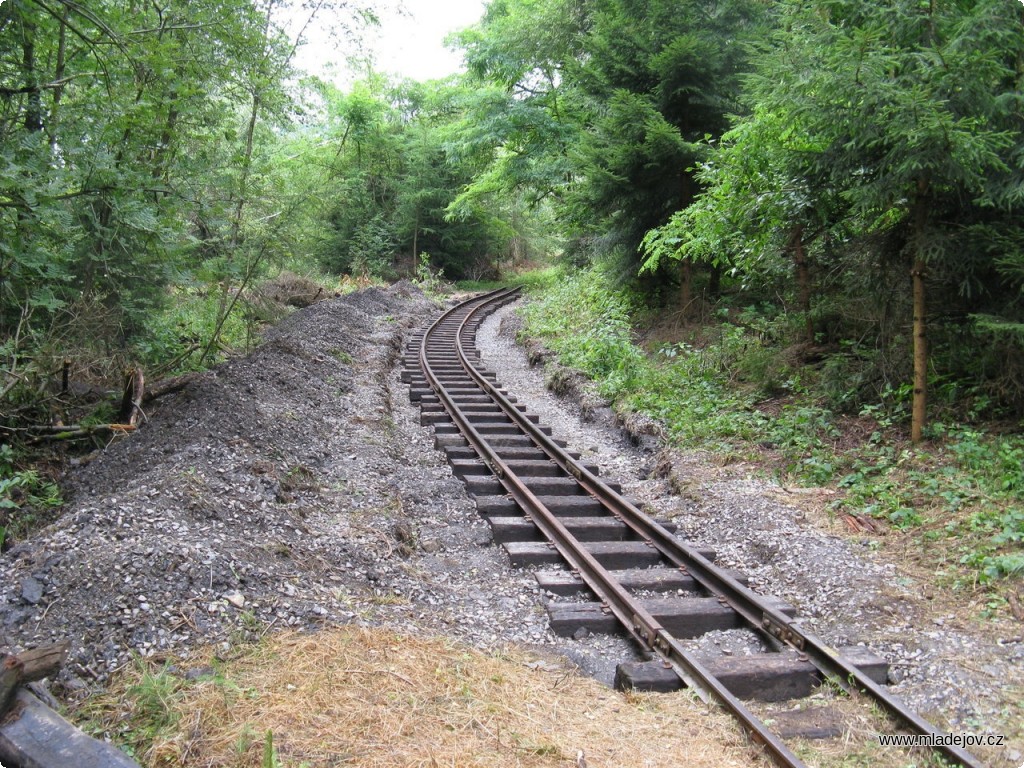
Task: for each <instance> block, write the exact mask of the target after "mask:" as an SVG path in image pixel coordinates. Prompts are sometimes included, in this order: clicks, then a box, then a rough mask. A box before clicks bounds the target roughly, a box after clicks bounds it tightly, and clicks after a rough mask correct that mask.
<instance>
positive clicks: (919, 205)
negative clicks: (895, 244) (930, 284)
mask: <svg viewBox="0 0 1024 768" xmlns="http://www.w3.org/2000/svg"><path fill="white" fill-rule="evenodd" d="M927 193H928V180H927V179H924V178H922V179H918V182H917V197H916V199H915V200H914V251H915V257H914V266H913V268H912V269H911V270H910V277H911V280H912V282H913V288H914V328H913V333H914V399H913V408H912V415H911V421H910V440H911V442H913V443H919V442H921V437H922V433H923V431H924V425H925V419H926V416H927V413H926V410H927V397H928V329H927V325H926V316H925V312H926V309H927V307H926V303H925V285H924V277H925V268H926V265H925V262H924V230H925V224H926V222H927V216H928V207H927V206H928V204H927V200H926V195H927Z"/></svg>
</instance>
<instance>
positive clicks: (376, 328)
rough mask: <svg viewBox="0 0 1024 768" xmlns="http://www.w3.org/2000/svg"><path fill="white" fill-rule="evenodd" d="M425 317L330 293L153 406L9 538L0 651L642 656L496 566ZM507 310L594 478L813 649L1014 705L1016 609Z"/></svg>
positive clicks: (960, 716)
mask: <svg viewBox="0 0 1024 768" xmlns="http://www.w3.org/2000/svg"><path fill="white" fill-rule="evenodd" d="M439 312H440V307H439V305H437V304H435V303H434V302H432V301H430V300H429V299H427V298H426V297H424V296H423V294H422V293H420V292H419V290H418V289H416V288H414V287H413V286H411V285H410V284H408V283H404V284H398V285H396V286H392V287H391V288H389V289H386V290H380V289H370V290H367V291H362V292H359V293H356V294H352V295H349V296H346V297H343V298H340V299H334V300H330V301H324V302H321V303H318V304H315V305H313V306H311V307H308V308H306V309H303V310H300V311H298V312H296V313H294V314H293V315H291V316H290V317H289V318H288V319H286V320H285V321H284V322H283V323H281V324H280V325H279V326H277V327H275V328H274V329H272V330H271V331H269V332H268V333H267V334H266V337H265V341H264V343H263V344H262V345H261V346H260V347H259V348H258V349H257V350H256V351H254V352H253V353H252V354H251V355H249V356H246V357H241V358H236V359H233V360H231V361H229V362H227V363H224V364H222V365H221V366H219V367H217V368H216V369H214V370H213V371H210V372H208V373H207V374H204V375H203V376H202V377H200V378H199V379H198V380H197V381H196V382H194V383H193V384H192V385H190V386H189V387H187V388H186V389H185V390H183V391H181V392H179V393H176V394H173V395H167V396H165V397H163V398H161V399H160V400H158V401H157V403H156V404H155V405H154V407H153V408H152V409H151V410H147V415H148V416H149V421H148V423H146V424H145V425H144V426H143V427H142V428H141V429H140V430H139V431H138V433H136V434H135V435H132V436H131V437H129V438H122V439H118V440H117V441H116V442H115V443H114V444H112V445H111V446H110V447H109V448H107V449H106V450H104V451H102V452H100V453H99V455H98V456H97V457H96V458H95V459H93V460H92V461H91V462H89V463H88V464H87V465H85V466H82V467H80V468H77V469H75V470H74V471H73V472H72V473H71V474H70V477H69V479H68V485H69V488H70V493H69V502H68V504H67V506H66V509H65V512H64V514H63V516H62V517H61V518H60V520H59V521H58V522H57V523H55V524H54V525H52V526H50V527H49V528H47V529H44V530H43V531H40V532H38V533H37V534H36V535H34V536H33V537H32V538H30V539H29V540H27V541H25V542H22V543H19V544H17V545H16V546H14V547H12V548H11V549H10V550H9V551H7V552H5V553H3V554H2V555H0V568H2V570H3V574H4V575H3V580H2V582H0V589H2V591H0V645H3V646H4V647H6V648H10V649H13V650H20V649H24V648H29V647H35V646H38V645H41V644H44V643H47V642H52V641H58V640H63V639H70V640H71V641H72V646H73V648H72V654H71V658H70V659H69V661H68V663H67V664H66V665H65V668H64V670H63V671H62V673H61V676H60V678H59V679H58V680H56V681H54V682H53V684H52V688H53V689H54V690H55V692H57V693H58V694H60V695H61V696H63V697H64V698H66V699H69V700H75V699H82V698H84V697H85V696H87V695H88V694H89V693H90V692H91V691H93V690H95V689H96V688H98V687H101V686H102V685H104V684H105V683H106V682H107V681H108V679H109V677H110V675H111V674H112V673H113V672H114V671H115V670H117V669H119V668H121V667H123V666H125V665H126V664H129V663H131V658H132V655H133V654H138V655H140V656H143V657H156V658H162V657H164V656H167V655H169V654H174V653H183V652H187V651H189V650H191V649H194V648H196V647H198V646H200V645H206V644H209V643H216V644H220V645H221V646H223V647H224V648H230V647H231V646H232V645H233V644H235V643H239V642H243V641H250V640H252V639H253V638H257V637H259V636H260V635H262V634H265V633H267V632H271V631H273V630H274V629H275V628H285V627H290V628H298V629H302V630H314V629H316V628H319V627H323V626H329V625H333V624H349V623H352V624H358V625H386V626H388V627H391V628H393V629H395V630H397V631H401V632H407V633H427V634H431V635H442V636H446V637H452V638H455V639H457V640H460V641H463V642H466V643H468V644H470V645H472V646H474V647H477V648H481V649H497V648H501V647H503V646H505V645H507V644H510V643H515V644H519V645H524V646H527V647H530V648H534V649H540V650H544V651H550V652H554V653H558V654H560V655H564V656H567V657H569V658H570V659H572V660H573V661H575V662H576V663H577V664H578V665H579V666H580V667H581V668H582V669H584V670H585V671H587V672H588V673H590V674H593V675H594V676H596V677H598V679H601V680H604V681H606V682H608V681H610V679H611V676H612V674H613V672H614V667H615V665H616V664H617V663H618V662H620V661H624V660H626V659H628V658H632V657H634V652H633V650H632V649H631V648H630V647H629V646H628V645H627V644H626V643H625V642H624V641H622V640H620V639H616V638H610V637H605V636H595V635H590V636H588V637H582V638H580V639H572V638H560V637H556V636H555V635H554V634H553V633H552V632H551V631H550V629H549V628H548V625H547V615H546V612H545V609H544V606H545V604H546V602H547V600H548V599H549V597H548V596H547V595H546V594H544V593H542V592H541V591H540V590H539V589H538V587H537V585H536V582H535V580H534V578H533V576H532V574H531V573H529V572H528V571H525V570H515V569H512V568H510V567H509V565H508V561H507V558H506V557H505V556H504V554H503V552H502V550H501V549H500V547H496V546H495V545H494V544H493V543H492V541H491V537H490V533H489V530H488V528H487V525H486V523H485V522H484V521H483V520H482V519H481V518H480V516H479V515H478V514H477V513H476V510H475V507H474V505H473V503H472V501H471V500H470V499H469V498H468V496H467V495H466V493H465V490H464V487H463V485H462V483H461V482H460V481H458V480H457V479H456V478H455V477H454V476H453V475H452V473H451V471H450V469H449V468H448V466H447V464H446V463H445V461H444V457H443V455H442V454H441V453H440V452H438V451H436V450H435V449H434V447H433V435H432V431H431V430H430V429H429V428H424V427H421V426H420V424H419V413H418V411H417V409H416V408H414V407H413V406H412V405H411V404H410V403H409V398H408V387H407V386H406V385H404V384H402V383H401V381H400V357H401V352H402V348H403V345H404V343H405V341H406V340H407V339H408V337H409V335H410V334H411V332H412V330H413V329H414V328H416V327H419V326H422V325H423V324H425V323H426V322H427V321H428V319H430V318H433V317H435V316H436V315H437V314H439ZM514 312H515V308H514V306H513V307H507V308H505V309H503V310H502V311H501V312H499V313H498V314H497V315H495V316H493V317H492V318H490V319H488V320H487V321H486V322H485V323H484V325H483V326H482V328H481V331H480V335H479V346H480V349H481V352H482V355H483V358H484V360H485V362H486V363H488V364H489V365H490V366H491V368H492V369H493V370H495V371H496V373H497V375H498V380H499V381H500V382H501V383H502V384H503V385H504V387H505V388H506V389H507V390H508V391H509V392H512V393H514V394H515V396H516V397H517V398H518V399H519V400H520V402H523V403H525V404H526V405H527V406H528V407H529V408H530V410H532V411H534V412H536V413H539V414H540V416H541V420H542V422H543V423H546V424H547V425H549V426H551V427H552V428H553V431H554V435H555V436H557V437H561V438H564V439H566V440H567V441H568V443H569V448H570V449H572V450H578V451H580V452H581V453H582V454H583V457H584V459H586V460H589V461H592V462H594V463H597V464H599V465H600V467H601V474H602V476H603V477H605V478H607V479H610V480H618V481H620V482H622V484H623V491H624V493H625V494H626V495H627V496H631V497H634V498H636V499H638V500H639V501H641V502H642V503H643V504H644V505H645V506H646V507H647V509H648V511H649V512H650V513H651V514H652V515H653V516H655V517H657V518H665V519H671V520H673V521H674V522H676V523H677V525H678V526H679V532H680V535H685V536H686V537H687V538H688V539H689V540H690V541H691V542H692V543H694V544H697V545H700V546H709V547H712V548H714V549H715V550H716V551H717V553H718V561H719V562H720V563H722V564H723V565H725V566H727V567H730V568H736V569H737V570H740V571H742V572H743V573H745V574H746V575H747V576H748V577H749V579H750V584H751V586H752V587H753V588H755V589H757V590H758V591H762V592H764V593H768V594H774V595H777V596H778V597H781V598H784V599H785V600H787V601H789V602H790V603H792V604H793V605H794V606H796V607H797V608H798V610H799V613H800V616H801V618H802V619H803V620H804V621H805V623H806V624H807V625H809V626H811V627H813V629H814V630H815V631H816V632H818V633H819V634H821V635H823V636H824V637H825V638H826V640H828V641H829V642H832V643H833V644H836V645H847V644H858V643H863V644H866V645H869V646H870V647H872V648H873V649H875V650H876V651H879V652H881V653H883V654H884V655H886V656H887V658H888V659H889V661H890V662H891V664H892V666H893V675H894V677H895V678H896V679H897V681H898V682H897V684H896V685H895V686H894V687H893V690H894V692H896V693H897V694H898V695H899V696H901V697H902V698H904V699H905V700H906V701H907V702H908V703H909V704H911V705H912V706H914V707H916V708H917V709H919V710H920V711H921V712H922V713H923V714H925V715H928V716H931V717H936V718H937V719H942V720H943V721H945V722H948V723H949V724H950V726H951V727H953V728H955V729H957V730H968V731H972V732H979V731H987V732H999V727H1000V723H1003V722H1007V721H1006V720H1005V718H1006V717H1007V716H1013V715H1014V714H1016V715H1017V716H1018V717H1019V713H1020V710H1019V708H1017V707H1019V698H1017V697H1019V691H1020V690H1022V688H1024V686H1022V683H1024V679H1022V671H1021V670H1022V668H1024V664H1022V661H1024V645H1022V638H1021V636H1020V635H1021V634H1022V631H1021V628H1020V626H1019V625H1018V626H1014V625H1010V624H1000V623H996V622H988V623H985V624H976V623H974V622H973V621H967V620H964V619H962V618H959V617H960V616H961V615H962V614H961V613H958V612H954V611H944V610H943V609H942V605H941V600H938V599H933V600H929V599H928V598H927V597H926V596H925V591H926V590H925V589H924V587H923V585H921V584H918V583H917V582H915V581H914V579H913V578H911V577H909V576H906V575H905V574H903V573H902V572H901V571H900V569H899V567H898V564H895V563H892V562H888V561H887V560H886V558H885V553H884V552H875V551H872V550H871V549H869V548H868V547H865V546H862V545H860V544H859V543H858V542H857V541H856V540H850V539H847V538H841V537H839V536H836V535H834V534H833V533H831V532H829V531H827V530H823V529H822V528H821V527H819V525H818V524H817V523H816V522H815V520H814V519H812V518H813V516H811V515H808V514H807V513H806V512H805V511H803V510H804V508H803V507H802V506H799V505H795V504H788V503H785V500H784V499H782V498H781V497H784V496H786V491H784V490H783V489H780V488H779V486H777V485H774V484H772V483H770V482H768V481H765V480H763V479H760V478H758V477H757V476H756V473H755V472H754V471H753V468H751V467H744V466H742V465H734V466H729V467H721V466H717V465H716V464H714V463H713V462H712V461H711V460H709V459H708V458H707V457H704V456H701V455H699V454H682V453H675V452H672V453H670V452H666V451H664V450H662V448H661V446H660V445H659V442H658V439H657V429H656V425H655V426H652V425H649V424H643V423H642V422H632V423H630V424H628V425H627V426H628V428H623V427H622V426H621V425H619V424H618V423H617V422H616V420H615V418H614V416H613V414H612V412H611V410H610V409H609V408H607V405H606V404H604V403H602V402H600V399H599V398H597V397H595V396H594V395H593V394H591V393H589V392H588V390H587V389H586V387H585V386H580V385H579V384H578V383H577V385H576V386H572V387H569V389H570V390H572V391H574V392H575V393H576V394H575V395H574V396H570V397H557V396H555V395H553V394H552V393H551V392H550V391H548V389H547V388H546V381H545V373H544V371H543V370H542V369H541V368H539V367H530V365H529V364H528V362H527V355H526V353H525V352H524V351H523V350H522V349H521V348H520V347H519V346H517V345H516V343H515V341H514V338H513V336H514V332H515V330H516V329H517V322H516V318H515V314H514ZM535 356H536V355H535ZM680 491H682V495H680V493H679V492H680ZM716 640H717V643H716V642H715V641H716ZM707 642H708V643H711V644H716V645H720V646H723V647H727V648H728V649H729V650H730V651H733V652H737V651H736V650H735V649H737V648H739V647H740V646H741V645H742V642H741V641H737V640H735V639H734V638H732V637H730V636H723V637H716V638H711V639H709V640H708V641H707ZM1021 752H1024V744H1020V743H1016V744H1011V745H1009V746H1008V747H1007V748H1006V749H1005V750H1004V751H1003V752H1001V753H1000V755H999V759H1000V760H1003V761H1004V762H1005V764H1006V765H1011V764H1012V765H1013V766H1014V768H1016V766H1018V765H1019V764H1020V761H1021V759H1024V758H1022V757H1021V756H1020V753H1021ZM1014 761H1016V762H1014ZM996 764H999V765H1002V764H1004V763H1003V762H1000V763H996Z"/></svg>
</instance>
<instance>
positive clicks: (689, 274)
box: [679, 258, 693, 318]
mask: <svg viewBox="0 0 1024 768" xmlns="http://www.w3.org/2000/svg"><path fill="white" fill-rule="evenodd" d="M679 273H680V280H681V284H680V286H679V303H680V304H682V306H683V317H686V318H689V317H690V315H691V314H692V311H691V310H692V308H693V262H692V261H691V260H690V259H686V258H684V259H683V260H682V261H680V262H679Z"/></svg>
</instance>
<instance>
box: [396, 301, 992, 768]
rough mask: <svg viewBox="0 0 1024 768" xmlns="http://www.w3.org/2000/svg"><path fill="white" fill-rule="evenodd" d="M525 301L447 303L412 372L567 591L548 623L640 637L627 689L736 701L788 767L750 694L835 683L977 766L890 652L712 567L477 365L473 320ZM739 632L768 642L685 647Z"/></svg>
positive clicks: (465, 461) (465, 467) (740, 714)
mask: <svg viewBox="0 0 1024 768" xmlns="http://www.w3.org/2000/svg"><path fill="white" fill-rule="evenodd" d="M516 298H517V291H516V290H515V289H503V290H499V291H494V292H492V293H488V294H484V295H482V296H478V297H476V298H473V299H470V300H469V301H466V302H463V303H462V304H459V305H458V306H456V307H453V308H452V309H450V310H448V311H447V312H446V313H445V314H444V315H442V316H441V317H440V318H439V319H438V320H437V322H435V323H434V324H433V325H431V326H430V327H429V328H427V329H425V330H424V331H422V332H421V333H420V334H418V335H417V336H416V337H414V339H413V341H412V342H411V343H410V345H409V346H408V348H407V349H406V352H405V357H404V363H405V370H404V372H403V379H404V380H405V381H406V382H407V383H408V384H410V396H411V398H412V400H413V401H414V402H416V403H418V404H419V406H420V408H421V423H423V424H424V425H432V426H433V428H434V431H435V441H436V446H437V447H438V448H439V449H441V450H443V451H444V452H445V453H446V455H447V457H448V460H449V462H450V464H451V466H452V469H453V471H454V472H455V474H456V475H458V476H459V477H461V478H462V479H463V481H464V482H465V483H466V486H467V490H468V491H469V493H470V494H471V495H472V496H473V497H474V498H475V500H476V504H477V508H478V510H479V512H480V513H481V515H483V516H485V517H486V518H487V519H488V520H489V522H490V525H491V530H492V535H493V537H494V540H495V542H496V543H499V544H501V545H502V546H503V547H504V548H505V550H506V552H507V553H508V556H509V558H510V560H511V562H512V564H513V565H520V566H533V567H535V568H536V570H535V575H536V578H537V581H538V583H539V585H540V586H541V587H542V588H543V589H544V590H546V591H548V592H549V593H551V594H552V595H554V596H556V599H553V600H552V602H551V603H549V605H548V615H549V621H550V625H551V627H552V629H553V630H554V631H555V632H556V633H558V634H562V635H573V634H574V633H575V632H578V631H579V630H580V629H581V628H583V629H586V630H588V631H594V632H619V633H624V634H626V635H628V636H630V637H631V638H632V639H633V640H634V641H635V643H636V644H637V645H638V647H639V649H640V650H641V653H642V655H643V656H644V658H647V659H648V661H642V662H628V663H624V664H620V665H619V669H618V672H617V674H616V685H618V686H619V687H623V688H633V689H641V690H664V691H667V690H675V689H678V688H680V687H683V686H686V687H689V688H692V689H693V690H694V691H695V692H696V693H697V694H698V695H699V696H701V698H703V699H705V700H714V701H717V702H718V703H719V704H721V705H722V706H724V707H725V708H726V709H727V710H728V711H729V712H730V713H731V714H732V715H733V716H735V717H736V718H737V719H738V720H739V721H740V722H741V724H742V725H743V727H744V728H745V729H746V730H747V731H748V732H749V733H750V734H751V736H752V737H753V739H754V740H755V741H757V742H759V743H761V744H762V745H763V746H764V749H765V750H766V751H767V752H768V753H769V754H770V755H771V756H772V757H773V759H774V760H775V762H777V763H778V764H779V765H783V766H792V767H794V768H796V767H797V766H803V765H804V763H803V762H802V761H801V760H800V759H799V758H798V757H797V756H796V755H795V754H793V752H792V751H791V750H790V749H789V747H787V745H786V744H785V743H784V742H783V740H782V739H781V738H779V737H778V736H777V735H776V734H774V733H773V732H772V731H771V730H770V729H769V728H768V727H767V726H766V725H765V723H764V722H762V721H761V720H760V719H759V718H758V717H757V716H756V715H755V714H754V712H752V711H751V709H750V708H749V707H748V705H747V704H746V703H745V701H746V700H750V699H761V700H783V699H792V698H798V697H801V696H806V695H808V694H809V693H810V692H811V691H812V690H813V689H814V688H815V687H816V686H817V685H819V684H820V683H821V682H822V681H824V680H829V681H832V683H833V684H835V685H837V686H839V687H840V688H842V689H843V690H845V691H847V692H850V693H854V692H859V693H861V694H864V695H866V697H867V698H868V700H870V701H871V702H873V703H874V704H875V705H876V706H877V707H878V708H879V709H881V710H882V711H884V712H885V713H886V714H888V715H889V716H890V717H891V718H893V719H894V720H895V721H896V723H898V724H899V726H900V727H902V728H904V729H905V730H907V731H909V732H910V733H915V734H922V735H934V736H935V737H936V738H935V743H936V746H934V747H933V749H934V750H935V751H937V752H938V753H940V754H941V755H942V756H943V757H944V758H945V759H946V760H947V761H950V762H952V763H953V764H956V765H962V766H965V768H980V767H981V763H980V762H978V761H977V759H976V758H974V757H973V756H972V755H970V754H968V753H967V752H966V751H964V750H962V749H960V748H959V747H956V746H950V745H943V743H942V740H941V739H940V738H939V737H940V736H941V735H942V734H940V733H939V732H938V731H936V729H935V728H934V727H933V726H932V725H931V724H930V723H928V722H927V721H926V720H924V719H923V718H921V717H920V716H919V715H917V714H916V713H915V712H913V711H910V710H908V709H907V708H906V707H904V706H903V705H902V704H901V703H900V702H899V701H897V700H896V699H895V698H894V697H893V696H891V695H890V694H889V693H888V691H887V689H886V687H885V685H884V682H885V679H886V676H887V667H886V665H885V663H884V661H883V660H881V659H878V658H877V657H874V656H873V655H872V654H870V653H869V652H868V653H865V650H864V649H863V648H853V649H835V648H832V647H830V646H829V645H827V644H826V643H825V642H824V641H822V640H821V639H820V638H818V637H816V636H815V635H814V634H812V633H811V632H809V631H807V630H806V629H804V628H803V627H802V626H801V625H800V623H799V621H798V620H797V619H796V618H795V612H794V611H793V610H792V609H791V608H790V607H789V606H787V605H785V604H784V603H782V602H781V601H779V600H777V599H774V598H770V597H765V596H762V595H759V594H756V593H754V592H752V591H751V590H750V589H748V588H747V587H746V586H745V585H744V583H743V579H742V577H741V576H739V575H737V574H735V573H733V572H730V571H728V570H726V569H724V568H721V567H719V566H717V565H715V563H714V553H713V552H710V551H706V550H700V549H697V548H695V547H693V546H691V545H688V544H687V543H685V542H684V541H681V540H680V539H678V538H676V537H675V536H674V535H673V532H672V530H671V526H670V525H666V524H659V523H658V522H657V521H655V520H653V519H651V518H650V517H649V516H647V515H646V514H644V513H643V512H642V511H641V510H640V509H639V508H638V507H637V505H635V504H633V503H632V502H630V500H629V499H627V498H625V497H623V496H622V495H621V494H620V493H619V491H620V488H619V487H618V485H617V484H615V483H609V482H605V481H603V480H602V479H601V478H600V476H599V468H598V467H595V466H590V465H587V464H584V463H581V462H580V461H579V456H578V455H574V454H571V453H569V452H567V451H566V450H565V447H564V445H565V444H564V442H562V441H559V440H556V439H554V438H552V436H551V430H550V428H548V427H545V426H543V425H541V424H539V423H538V422H539V420H538V418H537V417H536V416H535V415H533V414H530V413H528V412H527V410H526V408H525V407H524V406H522V405H521V404H519V403H517V402H516V399H515V397H513V396H511V395H509V394H508V393H506V392H504V391H503V390H502V389H501V388H500V385H499V384H498V383H497V382H496V381H495V375H494V374H493V373H491V372H489V371H487V370H486V369H485V368H483V367H482V366H481V362H480V354H479V352H478V351H477V350H476V348H475V338H476V330H477V329H478V327H479V325H480V323H481V322H482V321H483V319H484V318H485V317H486V316H487V315H488V314H490V313H491V312H493V311H495V310H496V309H498V308H500V307H501V306H503V305H505V304H507V303H508V302H510V301H514V300H515V299H516ZM734 628H746V629H748V630H749V631H751V632H753V633H756V635H757V636H758V637H759V638H760V640H761V643H762V645H763V648H764V652H762V653H754V654H751V655H749V656H742V657H722V658H721V659H708V658H707V657H699V656H698V655H696V654H695V653H694V652H693V651H691V650H689V649H688V646H687V644H686V640H687V639H689V638H695V637H698V636H700V635H702V634H704V633H706V632H710V631H714V630H723V629H734Z"/></svg>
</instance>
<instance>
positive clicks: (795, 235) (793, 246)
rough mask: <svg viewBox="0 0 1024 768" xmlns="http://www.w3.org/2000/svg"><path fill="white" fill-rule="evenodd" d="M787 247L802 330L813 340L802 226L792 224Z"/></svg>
mask: <svg viewBox="0 0 1024 768" xmlns="http://www.w3.org/2000/svg"><path fill="white" fill-rule="evenodd" d="M789 249H790V251H791V252H792V253H793V266H794V268H795V270H796V286H797V296H798V297H799V302H800V312H802V313H803V316H804V332H805V333H806V334H807V341H808V342H813V341H814V321H813V320H811V270H810V268H809V267H808V266H807V253H806V251H804V226H803V224H794V225H793V230H792V232H791V234H790V236H789Z"/></svg>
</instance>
